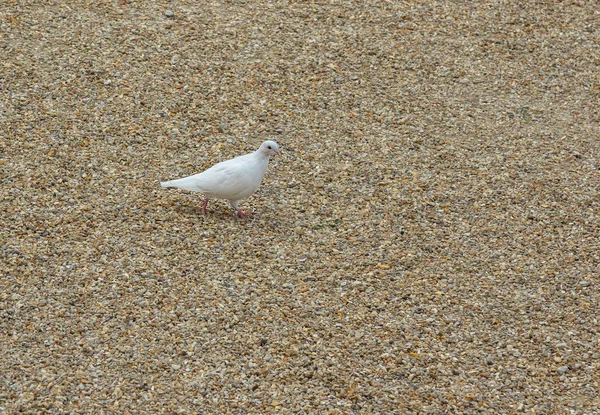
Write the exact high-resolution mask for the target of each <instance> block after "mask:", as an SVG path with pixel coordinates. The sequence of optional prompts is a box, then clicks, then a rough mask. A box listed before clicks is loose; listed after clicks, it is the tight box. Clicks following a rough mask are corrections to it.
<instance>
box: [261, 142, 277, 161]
mask: <svg viewBox="0 0 600 415" xmlns="http://www.w3.org/2000/svg"><path fill="white" fill-rule="evenodd" d="M258 151H259V152H260V153H262V154H264V155H265V156H267V157H271V156H272V155H275V154H278V155H280V154H281V151H280V150H279V146H278V145H277V143H276V142H275V141H271V140H267V141H265V142H264V143H262V144H261V145H260V148H259V149H258Z"/></svg>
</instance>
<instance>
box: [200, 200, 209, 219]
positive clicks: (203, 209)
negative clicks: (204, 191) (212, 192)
mask: <svg viewBox="0 0 600 415" xmlns="http://www.w3.org/2000/svg"><path fill="white" fill-rule="evenodd" d="M207 205H208V198H206V199H204V202H202V206H201V208H202V213H204V215H206V206H207Z"/></svg>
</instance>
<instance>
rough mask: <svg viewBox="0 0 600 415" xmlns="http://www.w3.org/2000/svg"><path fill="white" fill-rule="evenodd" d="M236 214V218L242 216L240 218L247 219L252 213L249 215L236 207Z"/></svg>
mask: <svg viewBox="0 0 600 415" xmlns="http://www.w3.org/2000/svg"><path fill="white" fill-rule="evenodd" d="M236 215H237V216H238V218H242V219H247V218H251V217H252V215H249V214H247V213H244V212H242V210H241V209H238V210H237V211H236Z"/></svg>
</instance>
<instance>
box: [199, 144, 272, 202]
mask: <svg viewBox="0 0 600 415" xmlns="http://www.w3.org/2000/svg"><path fill="white" fill-rule="evenodd" d="M254 164H255V163H254V162H253V160H252V159H251V158H249V157H248V155H246V156H240V157H236V158H235V159H231V160H227V161H223V162H221V163H218V164H215V165H214V166H213V167H211V168H210V169H208V170H206V171H204V172H202V173H200V174H199V175H198V178H197V180H196V182H197V186H198V187H199V188H201V189H202V192H204V193H206V194H208V195H210V196H213V197H217V198H221V199H229V200H239V199H243V198H245V197H247V196H249V195H250V194H252V193H253V192H254V191H255V190H256V188H257V187H258V186H259V185H260V182H261V180H262V174H260V177H258V174H257V171H256V166H254Z"/></svg>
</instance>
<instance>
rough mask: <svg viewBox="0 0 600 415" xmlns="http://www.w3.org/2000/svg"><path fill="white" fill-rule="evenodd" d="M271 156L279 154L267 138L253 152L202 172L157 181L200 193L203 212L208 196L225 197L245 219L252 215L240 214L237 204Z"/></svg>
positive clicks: (252, 189) (257, 182)
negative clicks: (202, 197) (202, 198)
mask: <svg viewBox="0 0 600 415" xmlns="http://www.w3.org/2000/svg"><path fill="white" fill-rule="evenodd" d="M274 155H281V150H280V149H279V145H278V144H277V143H276V142H275V141H271V140H267V141H265V142H264V143H262V144H261V145H260V147H259V148H258V150H256V151H254V152H253V153H249V154H245V155H243V156H239V157H236V158H233V159H230V160H226V161H222V162H220V163H217V164H215V165H214V166H212V167H211V168H209V169H207V170H205V171H203V172H202V173H198V174H194V175H192V176H188V177H183V178H181V179H176V180H170V181H166V182H161V183H160V185H161V187H176V188H179V189H183V190H189V191H191V192H198V193H202V194H203V195H204V197H205V199H204V201H203V202H202V206H201V207H202V212H203V214H204V215H206V206H207V205H208V201H209V200H210V199H225V200H228V201H229V204H230V205H231V207H233V208H234V209H235V214H236V215H237V216H238V217H240V218H249V217H252V215H248V214H246V213H244V212H243V211H242V210H241V209H240V208H239V207H238V205H239V204H240V202H241V201H242V200H244V199H246V198H247V197H249V196H250V195H252V194H253V193H254V192H255V191H256V190H257V189H258V187H259V186H260V183H261V182H262V179H263V177H264V175H265V172H266V171H267V167H268V166H269V160H270V158H271V157H272V156H274Z"/></svg>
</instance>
